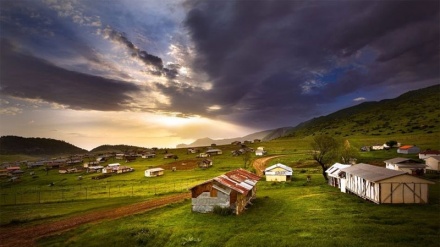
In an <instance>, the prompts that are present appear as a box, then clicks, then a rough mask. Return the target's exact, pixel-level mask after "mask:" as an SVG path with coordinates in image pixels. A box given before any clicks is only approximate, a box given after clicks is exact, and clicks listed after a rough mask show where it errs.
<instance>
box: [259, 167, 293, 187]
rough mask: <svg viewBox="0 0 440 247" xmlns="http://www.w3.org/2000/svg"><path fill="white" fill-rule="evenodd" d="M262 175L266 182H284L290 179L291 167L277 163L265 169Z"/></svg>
mask: <svg viewBox="0 0 440 247" xmlns="http://www.w3.org/2000/svg"><path fill="white" fill-rule="evenodd" d="M264 174H265V175H266V181H278V182H285V181H290V180H291V179H292V174H293V170H292V168H291V167H288V166H286V165H283V164H280V163H278V164H275V165H273V166H269V167H267V168H266V169H265V170H264Z"/></svg>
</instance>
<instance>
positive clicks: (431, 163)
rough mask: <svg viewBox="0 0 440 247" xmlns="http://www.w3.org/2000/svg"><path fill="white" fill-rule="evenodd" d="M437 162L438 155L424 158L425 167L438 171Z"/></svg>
mask: <svg viewBox="0 0 440 247" xmlns="http://www.w3.org/2000/svg"><path fill="white" fill-rule="evenodd" d="M439 162H440V155H436V156H431V157H428V158H427V159H425V164H426V166H427V167H426V169H427V170H431V171H436V172H439V171H440V166H439Z"/></svg>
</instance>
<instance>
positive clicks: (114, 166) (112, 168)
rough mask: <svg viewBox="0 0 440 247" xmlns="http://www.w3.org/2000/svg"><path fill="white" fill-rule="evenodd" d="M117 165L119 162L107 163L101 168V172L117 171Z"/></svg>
mask: <svg viewBox="0 0 440 247" xmlns="http://www.w3.org/2000/svg"><path fill="white" fill-rule="evenodd" d="M119 166H121V164H119V163H113V164H108V165H107V166H106V167H104V168H102V173H114V172H117V170H118V167H119Z"/></svg>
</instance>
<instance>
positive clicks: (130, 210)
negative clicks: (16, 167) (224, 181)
mask: <svg viewBox="0 0 440 247" xmlns="http://www.w3.org/2000/svg"><path fill="white" fill-rule="evenodd" d="M190 197H191V194H189V193H182V194H177V195H171V196H165V197H161V198H158V199H152V200H149V201H145V202H141V203H136V204H132V205H128V206H123V207H120V208H115V209H113V210H104V211H95V212H90V213H86V214H83V215H78V216H74V217H71V218H67V219H63V220H60V221H55V222H51V223H44V224H40V225H35V226H28V227H3V228H1V229H0V246H2V247H3V246H4V247H18V246H34V245H35V241H36V240H37V239H38V238H41V237H44V236H50V235H52V234H54V233H58V232H63V231H66V230H69V229H73V228H75V227H78V226H79V225H82V224H87V223H91V222H99V221H103V220H110V219H116V218H121V217H124V216H127V215H132V214H135V213H141V212H145V211H148V210H151V209H155V208H158V207H162V206H165V205H168V204H171V203H176V202H180V201H183V200H185V199H187V198H190ZM188 210H189V209H188Z"/></svg>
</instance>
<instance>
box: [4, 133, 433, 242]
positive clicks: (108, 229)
mask: <svg viewBox="0 0 440 247" xmlns="http://www.w3.org/2000/svg"><path fill="white" fill-rule="evenodd" d="M311 139H312V137H310V136H309V137H304V138H281V139H277V140H273V141H270V142H264V143H259V144H251V145H250V146H251V147H254V148H256V147H258V146H264V147H265V148H266V149H267V151H268V155H285V156H282V157H278V158H274V159H273V160H271V161H270V162H269V164H268V165H271V164H274V163H277V162H281V163H283V164H286V165H289V166H292V167H294V176H293V181H291V182H286V183H273V182H265V181H263V180H264V179H262V181H260V182H259V183H258V184H257V199H256V200H255V201H254V202H253V205H251V206H249V207H248V209H247V210H246V211H245V213H244V214H242V215H240V216H219V215H215V214H199V213H192V212H191V203H190V201H189V200H187V201H185V202H182V203H177V204H172V205H168V206H166V207H163V208H160V209H155V210H152V211H149V212H146V213H141V214H136V215H131V216H128V217H125V218H121V219H117V220H110V221H104V222H100V223H94V224H86V225H83V226H80V227H79V228H77V229H74V230H70V231H68V232H64V233H60V234H57V235H55V236H51V237H46V238H44V239H41V240H40V241H39V242H38V244H39V245H40V246H105V245H107V246H122V245H126V246H243V245H246V246H438V243H439V241H440V214H439V212H440V184H439V182H440V180H439V178H438V176H429V177H428V178H429V179H431V180H433V181H435V182H436V184H435V185H433V186H430V198H429V200H430V202H429V204H426V205H376V204H373V203H371V202H367V201H364V200H363V199H360V198H358V197H356V196H355V195H350V194H344V193H341V192H339V191H338V189H336V188H333V187H330V186H328V185H327V184H326V183H325V180H324V179H323V177H322V175H321V170H320V168H319V167H317V166H316V164H315V163H314V162H313V161H312V160H310V155H309V149H310V142H311ZM389 140H396V141H398V142H400V143H402V144H416V145H417V146H419V147H420V148H421V149H422V150H424V149H427V148H430V149H437V150H439V149H440V142H439V139H438V134H435V133H434V134H418V135H410V134H406V135H399V136H394V137H393V138H389V136H371V137H368V136H367V137H366V136H351V137H350V138H349V141H350V143H351V145H352V146H354V147H357V148H359V147H361V146H364V145H370V146H371V145H374V144H376V143H384V142H386V141H389ZM219 148H220V149H222V150H223V155H219V156H214V157H211V158H212V160H213V162H214V165H213V167H211V168H209V169H200V168H194V169H189V170H183V169H182V170H179V169H177V171H175V172H172V171H171V170H166V171H165V175H164V176H162V177H156V178H146V177H144V170H145V169H147V168H149V167H157V166H161V165H164V164H167V163H171V162H175V160H168V159H163V151H159V152H158V153H157V156H156V158H152V159H138V160H137V161H135V162H131V163H125V162H121V161H118V160H110V161H108V162H107V163H115V162H119V163H121V164H122V165H128V166H131V167H133V168H134V169H135V171H134V172H131V173H126V174H119V175H113V176H111V177H108V178H105V179H101V180H94V179H91V178H92V176H96V175H97V174H94V173H92V174H85V173H80V174H78V173H74V174H59V173H58V170H50V171H49V172H48V173H46V171H44V170H43V169H40V168H37V169H32V170H31V169H29V170H27V169H25V171H26V172H25V173H24V174H23V176H22V178H21V180H20V181H19V182H14V183H11V182H8V181H6V180H5V179H3V180H0V182H1V197H0V224H1V226H2V227H0V230H7V229H8V228H9V227H10V226H18V227H19V226H28V225H32V224H40V223H44V222H48V221H56V220H58V219H61V218H65V217H70V216H72V215H77V214H81V213H84V212H88V211H93V210H97V209H109V210H110V209H111V208H115V207H119V206H121V205H125V204H132V203H135V202H139V201H142V200H150V199H153V198H157V197H160V196H161V195H164V194H169V193H180V192H183V191H187V188H188V187H191V186H193V185H195V184H197V183H200V182H202V181H205V180H207V179H210V178H212V177H214V176H218V175H220V174H223V173H225V172H227V171H229V170H232V169H236V168H240V167H243V166H244V165H243V164H244V161H243V158H242V157H241V156H238V157H233V156H231V155H230V151H232V150H234V149H237V147H236V146H232V145H226V146H220V147H219ZM186 151H187V150H186V149H175V150H169V152H172V153H174V154H176V155H178V157H179V159H178V160H177V162H182V163H185V162H187V161H189V160H194V159H196V158H195V156H196V154H187V152H186ZM395 157H411V158H416V157H417V156H415V155H409V156H407V155H401V154H397V153H396V150H395V149H392V150H389V151H372V152H364V153H360V159H358V162H359V163H361V162H362V163H370V164H378V165H384V163H383V160H386V159H391V158H395ZM0 158H1V161H5V160H10V159H11V157H8V156H2V157H0ZM15 158H17V157H15ZM27 158H28V157H27ZM252 158H253V159H254V158H257V157H255V156H252ZM247 168H248V169H250V170H252V168H251V167H247ZM31 171H33V172H34V173H35V174H36V177H35V176H34V177H32V176H31V175H30V172H31ZM307 175H310V176H312V181H311V182H310V183H307V182H306V177H307ZM78 176H82V179H81V180H79V179H78ZM50 183H54V185H53V186H51V187H49V186H48V185H49V184H50Z"/></svg>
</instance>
